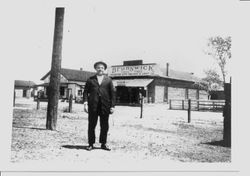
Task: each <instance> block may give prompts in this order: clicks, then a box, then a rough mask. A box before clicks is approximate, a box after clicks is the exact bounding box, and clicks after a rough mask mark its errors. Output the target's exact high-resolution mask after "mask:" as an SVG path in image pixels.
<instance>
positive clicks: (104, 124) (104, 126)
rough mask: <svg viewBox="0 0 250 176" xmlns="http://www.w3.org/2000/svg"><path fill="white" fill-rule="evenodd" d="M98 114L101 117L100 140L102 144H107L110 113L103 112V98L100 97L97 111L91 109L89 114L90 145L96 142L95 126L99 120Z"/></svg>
mask: <svg viewBox="0 0 250 176" xmlns="http://www.w3.org/2000/svg"><path fill="white" fill-rule="evenodd" d="M98 116H99V117H100V130H101V131H100V137H99V142H100V143H101V144H106V142H107V134H108V130H109V114H103V113H102V106H101V99H100V98H99V102H98V106H97V111H94V112H93V111H89V116H88V121H89V125H88V142H89V144H90V145H92V144H94V143H95V138H96V137H95V128H96V124H97V121H98Z"/></svg>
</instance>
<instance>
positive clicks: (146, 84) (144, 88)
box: [108, 60, 208, 104]
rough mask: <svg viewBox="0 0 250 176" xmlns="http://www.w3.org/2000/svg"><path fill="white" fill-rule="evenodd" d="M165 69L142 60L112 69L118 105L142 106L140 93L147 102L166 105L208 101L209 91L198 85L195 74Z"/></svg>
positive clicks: (126, 62)
mask: <svg viewBox="0 0 250 176" xmlns="http://www.w3.org/2000/svg"><path fill="white" fill-rule="evenodd" d="M168 67H169V64H167V65H166V67H165V69H162V68H161V67H160V65H157V64H156V63H150V64H143V61H142V60H136V61H124V63H123V65H116V66H111V67H110V68H109V70H108V74H109V76H110V77H111V78H112V79H113V83H114V86H115V88H116V102H117V104H138V103H139V97H140V93H141V94H142V95H143V96H144V102H145V103H162V102H168V101H169V100H170V99H207V98H208V94H207V92H206V90H204V89H202V88H201V87H199V86H198V84H197V81H198V79H197V78H195V77H194V76H193V74H192V73H184V72H177V71H174V70H170V69H169V68H168Z"/></svg>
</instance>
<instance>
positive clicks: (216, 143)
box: [202, 140, 231, 148]
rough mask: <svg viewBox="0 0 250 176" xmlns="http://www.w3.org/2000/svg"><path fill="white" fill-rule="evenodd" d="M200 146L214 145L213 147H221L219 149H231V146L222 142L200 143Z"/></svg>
mask: <svg viewBox="0 0 250 176" xmlns="http://www.w3.org/2000/svg"><path fill="white" fill-rule="evenodd" d="M202 144H207V145H215V146H221V147H230V148H231V145H230V144H228V143H226V142H225V141H224V140H220V141H212V142H206V143H202Z"/></svg>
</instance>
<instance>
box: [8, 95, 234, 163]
mask: <svg viewBox="0 0 250 176" xmlns="http://www.w3.org/2000/svg"><path fill="white" fill-rule="evenodd" d="M46 107H47V103H46V102H41V104H40V109H39V110H36V102H34V101H33V100H32V99H23V98H19V99H16V106H15V107H14V108H13V130H12V145H11V161H12V162H14V163H23V162H30V161H57V160H63V161H69V162H74V163H75V162H78V163H93V162H103V161H104V162H106V163H112V162H117V161H121V160H123V159H124V160H126V161H127V160H133V161H146V160H161V159H162V160H169V161H174V162H192V163H201V162H202V163H203V162H209V163H215V162H226V163H228V162H231V148H228V147H223V146H221V145H220V144H221V143H220V141H221V140H222V138H223V117H222V113H215V112H191V123H187V112H186V111H176V110H169V109H168V105H167V104H147V105H144V112H143V118H142V119H140V118H139V116H140V108H139V107H129V106H116V108H115V113H114V114H113V115H111V116H110V121H109V122H110V130H109V135H108V144H109V146H110V147H111V149H112V150H111V151H104V150H101V149H100V144H99V143H96V145H95V146H96V147H97V148H96V149H95V150H93V151H87V150H86V149H85V148H86V146H87V145H88V144H87V124H88V123H87V122H88V121H87V114H86V113H84V112H83V105H82V104H73V112H72V113H68V112H65V110H66V109H67V107H68V103H67V102H59V110H58V119H57V130H56V131H50V130H46V129H45V124H46ZM96 136H97V142H98V136H99V123H98V124H97V129H96Z"/></svg>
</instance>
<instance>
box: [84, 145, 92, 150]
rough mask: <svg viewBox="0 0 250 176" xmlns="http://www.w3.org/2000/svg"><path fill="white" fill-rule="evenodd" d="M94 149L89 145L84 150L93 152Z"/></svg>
mask: <svg viewBox="0 0 250 176" xmlns="http://www.w3.org/2000/svg"><path fill="white" fill-rule="evenodd" d="M93 149H94V146H93V145H89V146H88V147H87V148H86V150H88V151H91V150H93Z"/></svg>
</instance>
